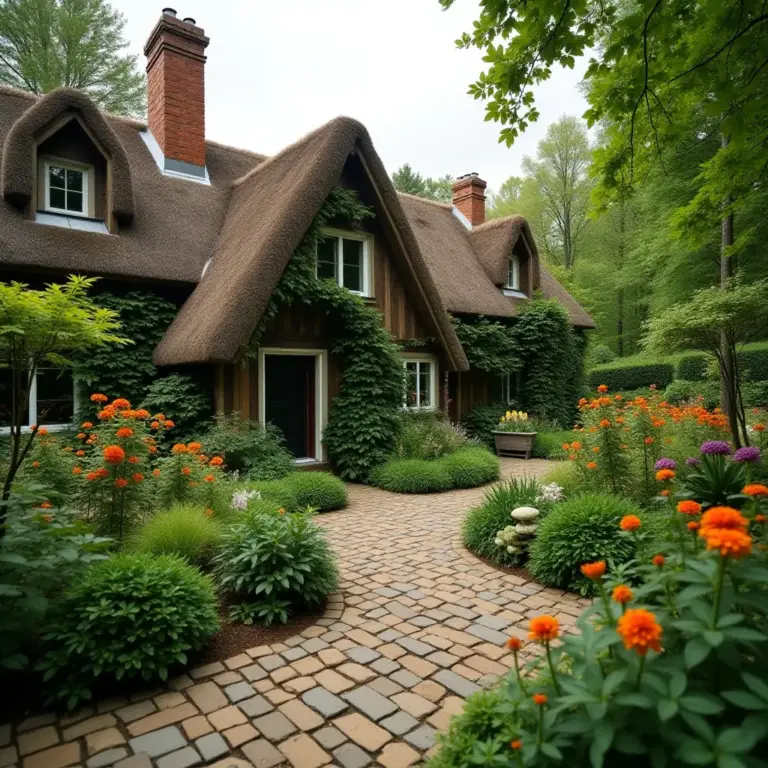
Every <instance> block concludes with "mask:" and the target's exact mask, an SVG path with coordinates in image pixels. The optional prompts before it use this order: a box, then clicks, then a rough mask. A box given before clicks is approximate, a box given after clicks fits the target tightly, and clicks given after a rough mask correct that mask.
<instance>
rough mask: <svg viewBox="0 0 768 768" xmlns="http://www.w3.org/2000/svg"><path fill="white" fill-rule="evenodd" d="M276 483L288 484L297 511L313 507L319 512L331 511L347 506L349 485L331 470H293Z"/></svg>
mask: <svg viewBox="0 0 768 768" xmlns="http://www.w3.org/2000/svg"><path fill="white" fill-rule="evenodd" d="M276 483H279V484H283V485H285V486H287V488H288V489H289V491H290V492H291V494H293V495H294V496H295V502H294V504H295V507H294V509H295V510H297V511H301V510H304V509H306V508H307V507H312V509H316V510H317V511H319V512H330V511H331V510H333V509H341V508H342V507H346V506H347V487H346V486H345V485H344V483H343V482H342V481H341V480H339V478H338V477H336V476H334V475H332V474H331V473H330V472H293V473H292V474H290V475H288V477H286V478H285V479H283V480H277V481H276Z"/></svg>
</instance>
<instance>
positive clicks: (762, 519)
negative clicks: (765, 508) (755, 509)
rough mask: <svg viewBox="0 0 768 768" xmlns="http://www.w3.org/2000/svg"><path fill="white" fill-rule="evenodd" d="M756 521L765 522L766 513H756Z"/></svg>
mask: <svg viewBox="0 0 768 768" xmlns="http://www.w3.org/2000/svg"><path fill="white" fill-rule="evenodd" d="M755 522H756V523H764V522H765V515H755Z"/></svg>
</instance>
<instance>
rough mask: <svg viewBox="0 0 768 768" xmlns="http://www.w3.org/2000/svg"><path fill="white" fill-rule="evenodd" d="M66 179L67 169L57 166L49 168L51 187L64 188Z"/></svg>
mask: <svg viewBox="0 0 768 768" xmlns="http://www.w3.org/2000/svg"><path fill="white" fill-rule="evenodd" d="M65 179H66V171H65V170H64V169H63V168H56V167H55V166H50V167H49V168H48V183H49V185H50V186H51V187H57V188H58V189H64V187H65V186H66V183H65Z"/></svg>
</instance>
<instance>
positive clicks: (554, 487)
mask: <svg viewBox="0 0 768 768" xmlns="http://www.w3.org/2000/svg"><path fill="white" fill-rule="evenodd" d="M564 495H565V494H564V492H563V488H562V487H561V486H559V485H558V484H557V483H549V485H542V486H541V488H539V493H538V495H537V498H538V499H539V501H561V500H562V498H563V496H564Z"/></svg>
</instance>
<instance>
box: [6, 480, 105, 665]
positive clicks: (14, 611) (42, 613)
mask: <svg viewBox="0 0 768 768" xmlns="http://www.w3.org/2000/svg"><path fill="white" fill-rule="evenodd" d="M52 498H53V499H55V498H56V496H55V495H54V494H52V493H51V491H50V489H49V488H46V487H45V486H40V485H38V486H32V485H30V486H29V487H28V488H26V489H25V490H23V491H19V492H16V493H12V494H11V496H10V498H9V499H8V500H7V501H5V502H0V504H3V506H4V507H5V508H6V514H7V519H6V523H5V525H6V533H5V537H4V539H3V543H2V549H0V615H2V617H3V631H2V632H1V633H0V667H8V668H14V669H17V668H20V667H24V666H26V665H27V663H28V658H27V656H26V653H25V650H26V646H27V645H29V644H31V643H34V642H36V640H37V639H38V635H39V633H40V632H41V631H42V630H43V627H44V626H45V620H46V615H47V613H48V612H49V610H50V608H51V601H52V600H54V599H56V598H57V596H58V595H59V594H60V593H61V592H62V590H63V589H64V588H65V587H66V585H67V583H68V582H69V580H70V579H71V578H72V577H73V576H74V575H76V574H77V573H79V572H80V571H81V570H82V569H83V568H85V567H86V566H88V565H89V564H90V563H93V562H95V561H97V560H103V559H105V558H106V557H107V554H106V551H107V550H108V549H109V547H110V545H111V544H112V542H111V541H110V540H109V539H103V538H99V537H96V536H94V535H93V534H92V533H91V530H90V528H89V527H88V526H87V525H86V524H85V523H84V522H83V521H82V520H80V519H78V516H77V514H76V513H75V512H73V511H72V510H71V509H67V508H65V507H60V506H57V505H54V504H53V503H52V501H51V499H52ZM41 504H44V505H45V506H41Z"/></svg>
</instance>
